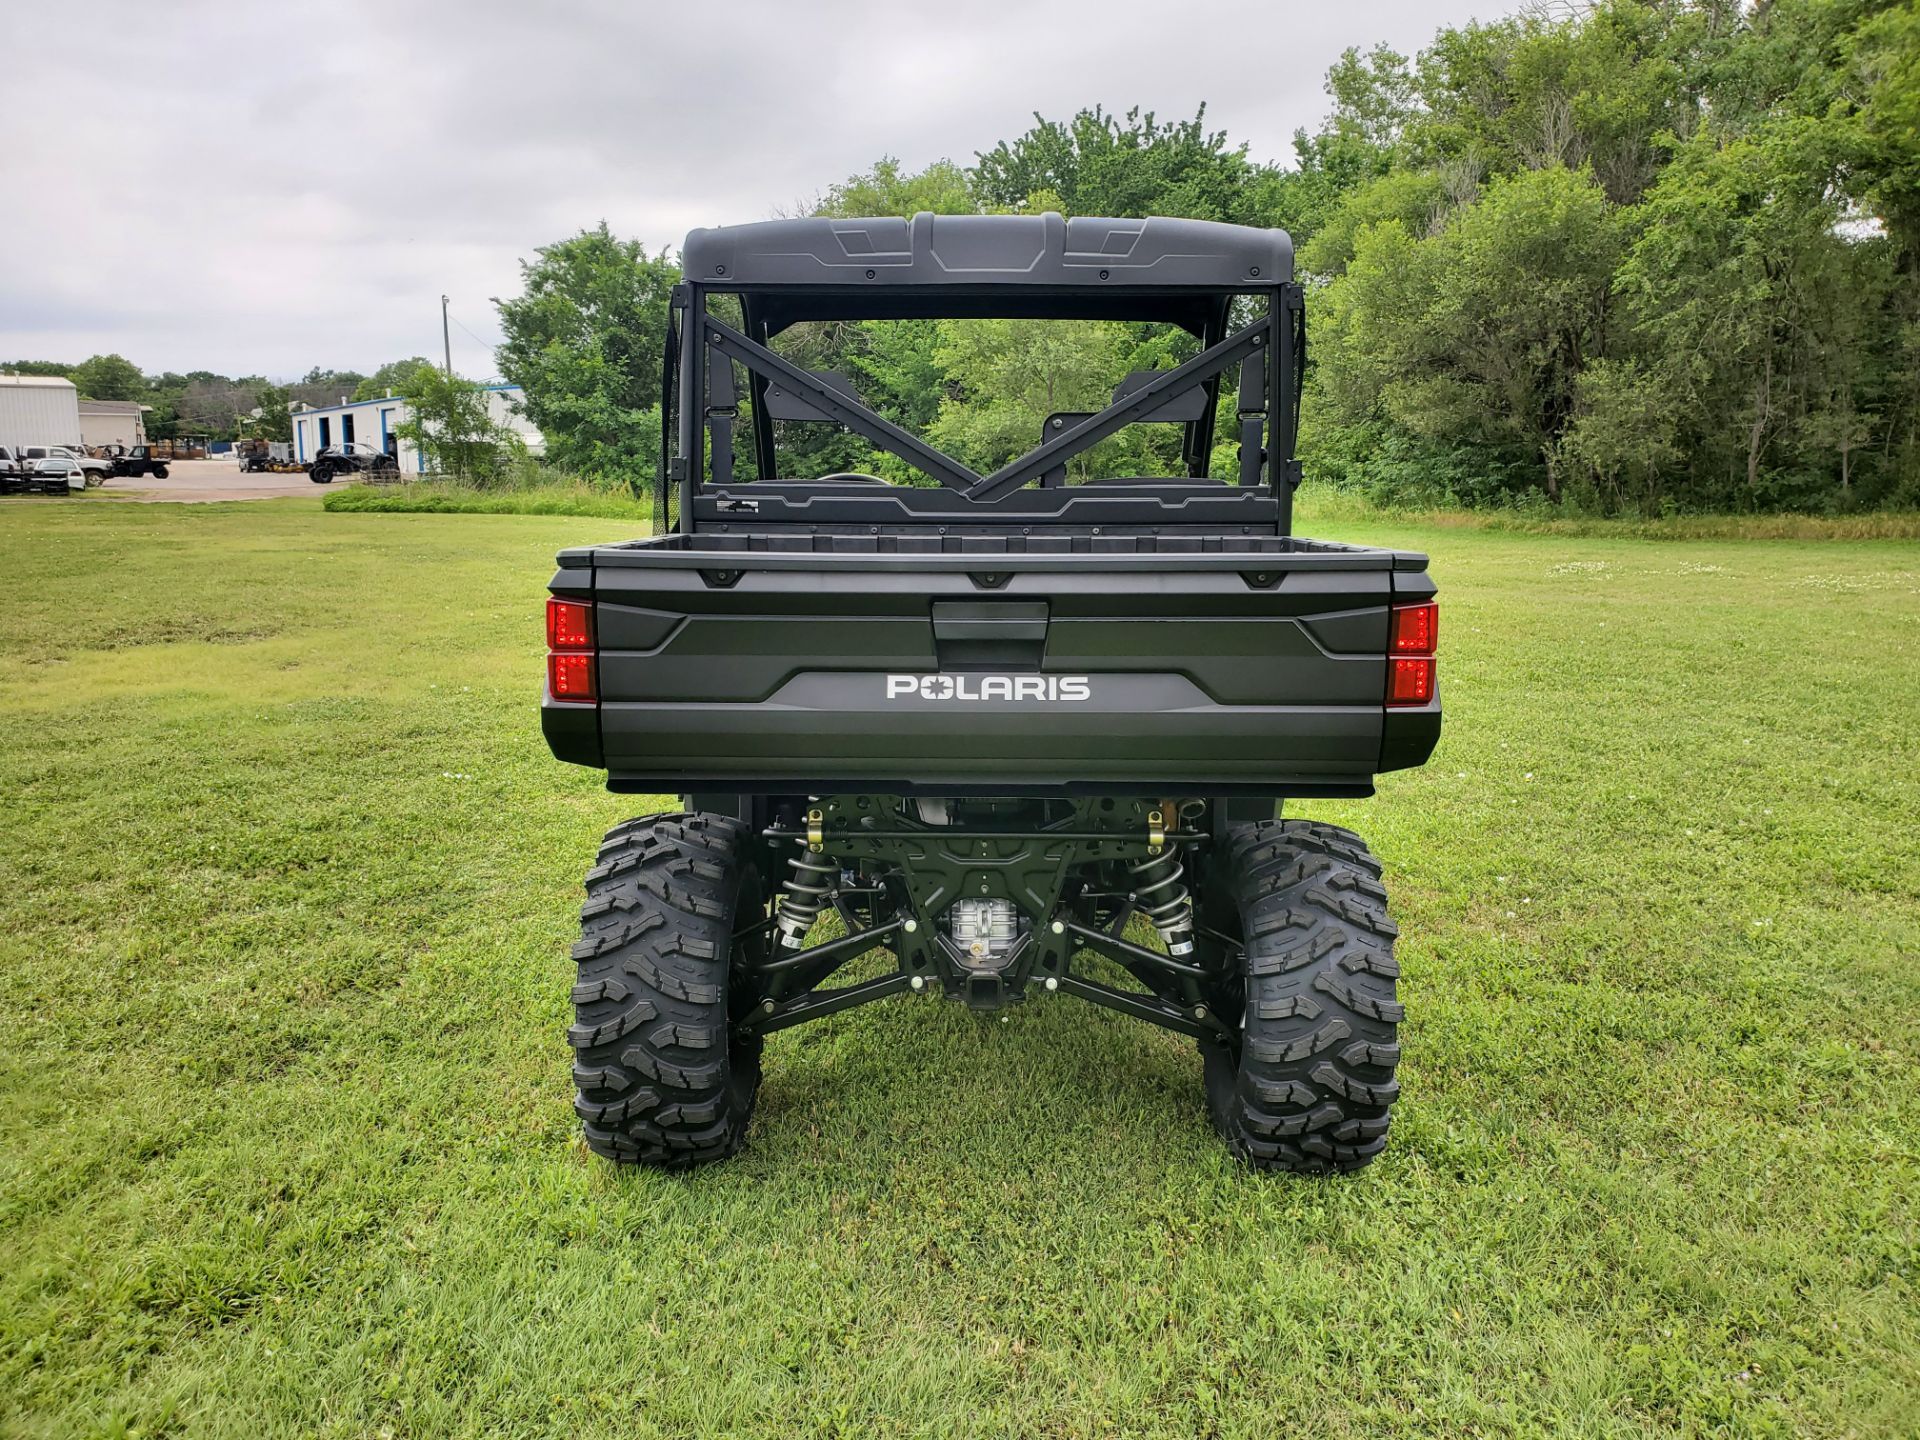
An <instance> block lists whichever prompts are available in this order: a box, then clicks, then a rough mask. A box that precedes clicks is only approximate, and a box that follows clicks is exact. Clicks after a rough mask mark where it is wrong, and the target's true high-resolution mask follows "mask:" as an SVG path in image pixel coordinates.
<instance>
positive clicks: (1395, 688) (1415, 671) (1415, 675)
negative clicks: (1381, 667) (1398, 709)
mask: <svg viewBox="0 0 1920 1440" xmlns="http://www.w3.org/2000/svg"><path fill="white" fill-rule="evenodd" d="M1432 699H1433V657H1432V656H1431V655H1395V656H1393V657H1391V658H1390V659H1389V660H1388V661H1387V704H1389V705H1425V704H1426V703H1427V702H1428V701H1430V700H1432Z"/></svg>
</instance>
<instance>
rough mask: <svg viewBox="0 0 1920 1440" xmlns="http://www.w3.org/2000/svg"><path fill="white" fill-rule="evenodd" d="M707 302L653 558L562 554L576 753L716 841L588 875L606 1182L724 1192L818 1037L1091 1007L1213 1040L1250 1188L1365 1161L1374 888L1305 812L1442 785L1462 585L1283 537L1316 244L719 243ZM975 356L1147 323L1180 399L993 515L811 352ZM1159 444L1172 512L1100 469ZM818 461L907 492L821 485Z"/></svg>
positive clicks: (673, 333) (1033, 478)
mask: <svg viewBox="0 0 1920 1440" xmlns="http://www.w3.org/2000/svg"><path fill="white" fill-rule="evenodd" d="M682 260H683V265H684V279H683V282H682V283H681V284H680V285H679V286H678V287H677V288H676V289H675V290H674V292H673V297H672V302H671V311H670V314H669V317H668V320H669V323H668V329H667V351H666V366H665V375H664V384H663V391H664V395H663V407H664V408H663V414H665V415H667V416H668V417H669V418H668V422H667V424H666V426H665V427H664V433H665V444H664V445H663V454H662V456H661V475H662V480H661V484H660V488H659V493H658V495H657V497H656V509H655V514H656V516H657V517H658V519H657V522H656V528H657V529H659V530H660V531H661V532H662V533H658V534H656V535H655V536H654V537H653V538H651V539H644V540H634V541H629V542H626V543H623V544H609V545H597V546H591V547H587V548H582V549H575V550H567V551H564V552H563V553H562V554H561V555H560V557H559V566H560V568H559V573H558V574H556V575H555V576H554V577H553V580H552V582H551V585H550V589H551V591H552V597H551V599H550V600H549V601H548V605H547V643H548V648H549V654H548V659H547V686H546V697H545V701H544V704H543V706H542V722H543V725H544V729H545V733H546V737H547V740H548V743H549V744H550V746H551V748H552V750H553V753H554V754H555V755H556V756H557V757H559V758H560V759H562V760H565V761H570V762H572V763H574V764H579V765H587V766H592V767H595V768H597V769H603V770H605V771H606V774H607V785H608V788H609V789H610V790H613V791H616V792H626V793H633V794H641V795H651V794H656V793H659V792H667V793H677V794H678V795H679V796H680V804H681V808H680V810H679V811H678V812H676V813H673V814H662V815H648V816H645V817H643V818H640V819H636V820H629V821H627V822H625V823H624V824H621V825H617V826H615V827H614V828H613V829H612V830H611V831H609V832H608V834H607V837H606V841H605V843H604V844H603V845H602V846H601V849H600V853H599V858H598V862H597V863H596V864H595V865H594V867H593V868H592V870H590V871H589V872H588V874H587V879H586V889H587V901H586V904H585V906H584V908H583V909H582V911H581V915H582V921H583V924H582V933H581V938H580V941H579V943H578V944H577V945H575V946H574V949H573V956H574V959H575V960H576V961H577V962H578V966H579V971H578V981H577V983H576V984H575V985H574V987H573V1005H574V1011H575V1022H576V1023H575V1024H574V1026H573V1028H572V1030H571V1031H570V1032H569V1037H568V1038H569V1039H570V1040H571V1042H572V1046H573V1050H574V1054H575V1060H574V1070H573V1076H574V1081H575V1084H576V1085H577V1087H578V1091H577V1098H576V1100H575V1108H576V1109H577V1110H578V1112H579V1114H580V1116H581V1117H582V1119H583V1120H584V1121H585V1125H586V1139H587V1143H588V1145H589V1146H591V1148H592V1149H593V1150H594V1151H596V1152H597V1153H599V1154H601V1155H603V1156H606V1157H608V1158H609V1159H612V1160H615V1161H621V1162H626V1163H635V1164H642V1165H651V1166H658V1167H663V1168H678V1167H684V1166H688V1165H692V1164H695V1163H698V1162H702V1161H708V1160H717V1159H720V1158H722V1157H724V1156H727V1155H730V1154H732V1153H733V1152H734V1151H735V1150H737V1149H738V1148H739V1146H740V1144H741V1141H742V1138H743V1136H744V1135H745V1133H746V1130H747V1122H748V1118H749V1116H750V1115H751V1113H752V1110H753V1103H754V1094H755V1090H756V1087H757V1086H758V1084H759V1081H760V1063H761V1048H762V1045H763V1044H764V1043H765V1040H766V1037H767V1036H768V1035H770V1034H772V1033H773V1032H775V1031H777V1030H783V1029H785V1028H787V1027H788V1026H791V1025H798V1024H800V1023H801V1022H803V1021H808V1020H814V1019H818V1018H820V1017H822V1016H826V1015H832V1014H835V1013H837V1012H839V1011H843V1010H846V1009H849V1008H850V1007H852V1006H856V1005H863V1004H866V1003H868V1002H870V1001H875V1000H879V999H881V998H883V997H886V996H891V995H895V994H899V993H902V992H907V993H914V994H921V995H932V996H943V997H945V998H947V999H949V1000H952V1001H955V1002H958V1003H960V1004H964V1005H967V1006H969V1007H971V1008H972V1009H974V1010H976V1011H981V1012H988V1013H991V1012H995V1011H999V1010H1002V1009H1004V1008H1005V1007H1007V1006H1011V1005H1018V1004H1021V1003H1023V1002H1025V1001H1028V1000H1030V999H1036V998H1039V997H1046V998H1048V999H1052V998H1055V997H1063V996H1070V997H1074V998H1077V999H1080V1000H1085V1001H1091V1002H1092V1003H1093V1004H1096V1005H1101V1006H1105V1007H1107V1008H1109V1009H1112V1010H1117V1011H1119V1012H1121V1013H1122V1014H1126V1015H1131V1016H1134V1017H1137V1018H1139V1019H1141V1020H1145V1021H1149V1022H1151V1023H1152V1024H1155V1025H1159V1026H1163V1027H1165V1028H1166V1029H1168V1030H1172V1031H1176V1032H1178V1033H1180V1034H1183V1035H1188V1036H1191V1037H1192V1038H1193V1039H1194V1040H1196V1041H1197V1042H1198V1043H1199V1046H1200V1050H1201V1054H1202V1057H1203V1073H1204V1077H1205V1093H1206V1103H1207V1109H1208V1111H1209V1113H1210V1115H1211V1118H1212V1121H1213V1123H1214V1125H1215V1126H1216V1127H1217V1128H1218V1129H1219V1131H1220V1133H1221V1134H1222V1136H1224V1137H1225V1139H1226V1142H1227V1144H1228V1145H1229V1146H1230V1147H1231V1148H1232V1150H1233V1151H1234V1153H1235V1154H1237V1155H1239V1156H1241V1157H1243V1158H1244V1159H1246V1160H1247V1161H1250V1162H1251V1163H1252V1164H1254V1165H1256V1166H1259V1167H1262V1168H1268V1169H1277V1170H1292V1171H1306V1172H1325V1171H1343V1170H1353V1169H1357V1168H1358V1167H1360V1166H1362V1165H1365V1164H1366V1163H1367V1162H1368V1161H1369V1160H1371V1159H1372V1158H1373V1157H1374V1156H1375V1155H1376V1154H1378V1153H1379V1152H1380V1150H1381V1149H1382V1148H1383V1146H1384V1145H1385V1137H1386V1133H1387V1122H1388V1112H1389V1110H1390V1108H1391V1106H1392V1104H1393V1101H1394V1097H1395V1095H1396V1094H1397V1091H1398V1087H1397V1085H1396V1084H1395V1081H1394V1067H1395V1064H1396V1062H1397V1061H1398V1059H1399V1055H1400V1051H1399V1046H1398V1044H1397V1041H1396V1034H1395V1027H1396V1023H1397V1022H1398V1021H1399V1020H1400V1018H1401V1007H1400V1005H1399V1003H1398V1001H1397V1000H1396V999H1395V996H1394V977H1395V975H1396V973H1397V971H1396V968H1395V962H1394V955H1393V947H1394V935H1395V929H1394V925H1393V922H1392V921H1391V920H1390V919H1389V918H1388V915H1387V895H1386V890H1385V889H1384V887H1383V886H1382V883H1381V867H1380V863H1379V862H1378V861H1377V860H1376V859H1374V857H1373V856H1372V855H1371V854H1369V853H1368V850H1367V847H1366V845H1365V844H1364V843H1363V842H1362V841H1361V840H1360V838H1359V837H1358V836H1357V835H1355V834H1353V833H1352V832H1351V831H1348V830H1343V829H1340V828H1339V827H1337V826H1333V825H1327V824H1322V823H1319V822H1315V821H1307V820H1288V819H1282V818H1280V815H1281V806H1282V804H1283V803H1284V801H1285V800H1287V799H1288V798H1289V797H1295V798H1309V797H1322V796H1341V797H1352V796H1364V795H1369V794H1371V793H1372V792H1373V786H1374V777H1375V776H1376V775H1377V774H1379V773H1380V772H1381V771H1385V770H1397V769H1402V768H1405V767H1407V766H1413V765H1419V764H1421V763H1422V762H1423V761H1424V760H1426V758H1427V756H1428V755H1429V753H1430V752H1431V751H1432V749H1433V747H1434V744H1435V742H1436V740H1437V739H1438V737H1439V733H1440V702H1439V692H1438V688H1437V686H1436V683H1435V674H1434V665H1435V662H1434V641H1435V636H1436V631H1437V612H1436V610H1435V606H1434V602H1433V597H1434V585H1433V582H1432V581H1431V580H1430V579H1429V578H1428V576H1427V561H1426V557H1425V556H1423V555H1417V554H1409V553H1406V552H1403V551H1393V550H1379V549H1370V548H1366V547H1361V546H1354V545H1341V544H1335V543H1332V542H1328V541H1321V540H1307V539H1301V538H1299V537H1296V536H1295V535H1294V534H1293V533H1292V499H1293V491H1294V487H1295V485H1296V484H1298V482H1299V478H1300V472H1299V468H1298V466H1297V464H1296V463H1295V461H1294V459H1293V446H1294V436H1295V433H1296V430H1297V425H1298V416H1299V399H1300V376H1301V368H1302V365H1303V363H1304V359H1305V347H1306V331H1305V324H1304V314H1303V309H1302V297H1301V290H1300V287H1299V286H1298V285H1296V284H1295V283H1294V282H1293V278H1292V277H1293V249H1292V243H1291V241H1290V240H1289V239H1288V237H1287V236H1286V235H1285V234H1284V233H1283V232H1280V231H1276V230H1258V229H1250V228H1243V227H1239V226H1232V225H1222V224H1214V223H1209V222H1202V221H1193V220H1174V219H1149V220H1102V219H1074V220H1064V219H1062V218H1061V217H1060V216H1058V215H1053V214H1048V215H1032V216H1025V215H1023V216H934V215H928V214H922V215H917V216H915V217H914V218H913V219H912V220H911V221H906V220H898V219H889V220H835V219H801V220H776V221H769V222H766V223H761V224H751V225H742V226H737V227H730V228H725V229H716V230H696V231H694V232H693V234H692V235H690V236H689V237H688V239H687V243H686V247H685V250H684V251H683V255H682ZM716 301H717V302H718V303H717V304H716V303H715V302H716ZM950 318H951V319H959V320H968V319H976V318H977V319H1002V320H1006V319H1011V320H1017V321H1020V322H1033V323H1036V324H1040V323H1045V322H1052V321H1079V322H1089V321H1101V322H1114V323H1119V324H1124V325H1126V326H1128V327H1130V328H1129V329H1128V330H1127V332H1126V333H1127V334H1128V335H1130V336H1135V337H1138V336H1140V335H1143V334H1148V333H1155V334H1172V335H1175V336H1177V337H1178V340H1179V346H1178V348H1173V347H1171V346H1170V347H1168V348H1167V349H1166V351H1165V353H1167V354H1168V355H1169V356H1177V355H1180V354H1185V355H1186V356H1188V357H1189V358H1185V359H1184V360H1181V361H1180V363H1178V364H1174V365H1172V367H1171V368H1166V369H1159V370H1145V371H1138V372H1135V373H1133V374H1128V375H1125V376H1123V377H1121V378H1120V379H1119V383H1118V384H1117V386H1116V387H1115V389H1114V390H1113V399H1112V403H1111V404H1108V405H1106V406H1105V407H1104V408H1100V409H1097V410H1094V411H1091V412H1088V411H1086V410H1077V411H1071V412H1067V411H1063V412H1062V413H1053V414H1046V415H1044V416H1040V417H1038V423H1037V424H1036V426H1035V429H1036V431H1037V433H1036V434H1035V436H1034V441H1035V443H1034V445H1033V448H1031V449H1029V450H1027V451H1026V453H1024V454H1022V455H1020V456H1018V458H1016V459H1013V460H1011V461H1009V462H1008V463H1006V464H1004V465H1001V466H999V467H998V468H992V469H989V470H988V472H987V473H981V472H980V471H979V470H976V469H973V468H971V467H969V466H968V465H966V464H964V463H962V462H961V461H959V460H957V459H955V458H953V457H952V456H950V455H948V454H945V453H943V452H942V451H940V450H939V449H936V448H934V447H933V446H932V445H930V444H928V443H927V442H926V441H925V440H924V439H922V438H921V437H920V436H918V435H916V434H914V433H912V432H911V431H910V430H908V429H907V428H905V427H903V426H902V425H901V424H898V423H896V419H897V418H899V417H898V416H896V417H895V418H894V419H890V418H888V417H887V416H886V415H884V414H882V413H880V412H879V411H878V410H877V409H876V408H874V406H873V405H870V404H869V403H867V401H866V400H865V399H863V398H862V397H861V394H860V391H859V387H858V386H857V385H856V384H855V383H853V381H852V380H850V378H849V377H848V376H846V375H844V374H839V373H834V372H830V371H820V370H811V369H808V368H806V367H805V366H804V365H802V364H800V363H798V361H797V360H796V359H795V358H794V357H793V353H792V346H791V344H789V346H788V353H787V354H783V353H781V348H780V346H779V345H777V344H776V342H777V341H779V340H780V339H781V337H783V336H787V337H788V338H789V340H790V341H791V340H792V339H793V338H795V337H800V338H804V337H806V336H808V335H810V334H811V335H814V336H818V335H819V334H820V333H822V331H823V329H824V328H825V327H826V326H831V325H834V324H835V323H837V322H847V321H914V320H920V321H925V320H928V319H950ZM795 327H800V328H799V329H798V330H797V331H796V329H795ZM1149 327H1160V329H1159V330H1157V331H1156V330H1150V328H1149ZM789 332H793V335H791V336H790V335H789ZM817 348H818V347H817V344H816V346H815V349H816V350H817ZM1230 377H1231V380H1230ZM1223 397H1225V398H1226V399H1227V400H1228V401H1229V402H1230V404H1231V413H1230V418H1229V419H1228V421H1227V424H1228V425H1229V426H1230V427H1231V429H1230V430H1229V432H1228V434H1227V436H1226V437H1225V444H1223V445H1222V447H1221V454H1222V457H1223V459H1224V460H1225V464H1224V465H1223V468H1225V469H1227V470H1228V471H1229V472H1230V473H1228V474H1224V475H1210V474H1209V468H1210V463H1211V460H1212V457H1213V456H1214V453H1215V427H1216V420H1215V416H1216V412H1217V410H1218V408H1219V406H1220V404H1221V401H1222V398H1223ZM1136 425H1144V426H1150V427H1164V426H1175V427H1178V429H1177V431H1168V430H1164V429H1162V430H1159V431H1157V432H1155V433H1157V435H1159V436H1162V437H1165V438H1164V440H1163V441H1160V442H1158V443H1159V446H1160V448H1159V450H1158V451H1157V452H1156V453H1159V454H1162V455H1165V456H1167V457H1168V462H1167V463H1166V464H1165V465H1163V466H1161V467H1160V468H1162V469H1163V470H1173V471H1175V472H1176V474H1175V477H1174V478H1162V477H1156V476H1140V475H1131V474H1120V475H1097V476H1091V477H1090V476H1087V475H1086V474H1085V473H1084V472H1085V471H1086V470H1087V468H1088V457H1089V452H1091V451H1093V449H1094V447H1096V446H1099V445H1101V443H1102V442H1104V441H1106V440H1108V439H1109V438H1110V437H1113V436H1115V435H1116V434H1118V432H1120V431H1121V430H1123V429H1124V428H1125V427H1128V426H1136ZM736 427H738V430H737V428H736ZM819 427H836V429H835V431H834V433H835V434H839V435H844V434H845V433H847V432H850V434H851V435H852V436H854V437H858V440H859V441H860V442H864V445H865V446H866V447H871V450H872V451H878V452H883V453H884V455H885V456H890V457H892V459H891V460H887V461H878V460H876V461H870V462H868V463H869V464H875V465H879V466H880V467H881V468H888V469H891V470H893V471H894V478H893V480H891V481H890V480H888V479H883V478H881V477H879V476H875V475H872V474H865V473H846V472H844V471H843V472H840V473H829V474H824V475H817V476H806V475H795V474H793V473H791V470H790V469H788V468H784V467H783V464H782V453H783V447H784V449H785V450H786V451H787V452H789V453H791V452H793V451H794V450H796V449H797V448H802V444H803V440H801V441H797V440H796V437H805V436H806V435H807V433H808V431H809V429H811V430H812V431H813V433H814V434H815V435H818V434H819V433H820V430H819ZM1176 436H1177V443H1176ZM820 448H821V447H819V446H815V447H814V450H815V453H819V452H820ZM843 453H845V451H844V450H843ZM1132 453H1135V454H1140V453H1147V452H1144V451H1138V450H1136V451H1135V452H1132ZM736 457H737V458H736ZM1138 468H1146V467H1138ZM1075 472H1081V473H1080V475H1079V478H1077V479H1076V478H1075ZM909 473H910V474H911V477H912V478H911V482H910V483H901V481H902V479H903V477H905V476H906V475H908V474H909ZM670 502H671V508H670ZM848 967H856V968H854V969H853V970H852V971H851V972H850V973H851V976H852V978H849V977H848V975H847V974H843V973H842V972H846V971H848ZM836 977H839V978H838V979H837V980H836ZM830 981H832V982H834V983H829V982H830Z"/></svg>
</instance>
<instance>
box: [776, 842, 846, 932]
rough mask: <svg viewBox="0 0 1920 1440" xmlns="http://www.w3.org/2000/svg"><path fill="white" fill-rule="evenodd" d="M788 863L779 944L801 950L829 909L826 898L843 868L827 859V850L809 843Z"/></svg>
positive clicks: (781, 904) (781, 905)
mask: <svg viewBox="0 0 1920 1440" xmlns="http://www.w3.org/2000/svg"><path fill="white" fill-rule="evenodd" d="M787 864H788V866H789V867H791V869H792V871H793V873H792V874H791V875H789V876H787V880H786V884H785V885H784V886H783V887H782V889H781V894H780V915H779V918H778V919H777V920H776V921H775V922H774V923H775V925H776V926H777V928H778V929H779V931H780V943H781V945H782V946H784V947H785V948H786V949H788V950H798V949H799V948H800V946H801V944H802V942H804V941H805V940H806V938H807V931H809V930H811V929H812V928H813V922H814V921H815V920H817V919H819V918H820V912H821V911H822V910H824V909H826V906H827V897H828V896H829V895H831V894H832V893H833V886H834V882H835V881H837V880H838V879H839V878H840V867H839V866H838V865H836V864H834V863H833V862H832V861H831V860H829V859H828V858H827V855H826V852H825V851H824V850H821V849H818V848H816V847H815V846H812V845H809V846H808V847H807V848H806V849H804V850H802V851H801V852H800V853H799V854H798V855H795V856H793V857H791V858H790V859H789V860H788V861H787Z"/></svg>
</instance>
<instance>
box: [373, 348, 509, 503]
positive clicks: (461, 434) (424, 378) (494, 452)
mask: <svg viewBox="0 0 1920 1440" xmlns="http://www.w3.org/2000/svg"><path fill="white" fill-rule="evenodd" d="M404 393H405V395H406V399H407V418H406V419H405V420H402V421H401V422H400V423H399V424H398V425H396V426H395V427H394V433H395V434H397V435H398V436H399V437H400V438H401V439H402V440H404V441H406V442H407V443H409V444H411V445H414V446H416V447H418V449H419V450H420V452H421V453H422V454H423V455H424V456H425V457H426V460H427V465H428V467H429V468H430V469H432V470H434V471H436V472H438V473H439V474H442V475H447V476H451V477H453V478H455V479H457V480H459V481H461V482H462V483H464V484H468V485H473V486H477V487H479V488H481V489H486V488H490V487H493V486H497V485H499V484H501V483H502V482H503V481H505V480H507V479H508V478H509V477H510V476H511V475H512V474H513V473H514V471H515V470H516V469H517V468H518V467H519V466H521V465H524V464H525V462H526V458H527V453H526V445H525V442H523V441H522V440H521V438H520V435H519V432H517V431H515V430H514V429H513V428H512V427H511V426H507V425H502V424H500V423H499V422H497V421H496V420H495V419H494V418H493V414H492V411H491V410H490V409H489V408H488V405H487V391H486V389H485V388H484V387H482V386H480V385H477V384H475V383H474V382H473V381H471V380H463V379H461V378H460V377H459V376H457V375H448V374H446V373H445V372H443V371H441V370H439V369H437V368H436V367H434V366H432V365H422V366H417V367H415V369H414V370H413V372H412V374H411V375H410V376H409V377H408V380H407V388H406V390H405V392H404Z"/></svg>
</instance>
